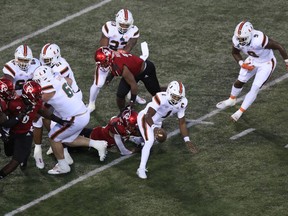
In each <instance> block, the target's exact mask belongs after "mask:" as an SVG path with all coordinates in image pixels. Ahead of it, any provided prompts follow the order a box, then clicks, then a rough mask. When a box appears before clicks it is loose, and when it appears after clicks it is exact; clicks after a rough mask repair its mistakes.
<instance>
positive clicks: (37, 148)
mask: <svg viewBox="0 0 288 216" xmlns="http://www.w3.org/2000/svg"><path fill="white" fill-rule="evenodd" d="M34 151H42V144H35V148H34Z"/></svg>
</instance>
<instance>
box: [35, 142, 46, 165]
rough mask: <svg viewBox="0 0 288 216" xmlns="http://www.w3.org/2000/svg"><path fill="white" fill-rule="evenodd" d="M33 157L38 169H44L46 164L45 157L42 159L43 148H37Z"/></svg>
mask: <svg viewBox="0 0 288 216" xmlns="http://www.w3.org/2000/svg"><path fill="white" fill-rule="evenodd" d="M33 157H34V159H35V162H36V167H37V168H39V169H43V168H44V166H45V164H44V161H43V157H42V148H41V147H35V149H34V155H33Z"/></svg>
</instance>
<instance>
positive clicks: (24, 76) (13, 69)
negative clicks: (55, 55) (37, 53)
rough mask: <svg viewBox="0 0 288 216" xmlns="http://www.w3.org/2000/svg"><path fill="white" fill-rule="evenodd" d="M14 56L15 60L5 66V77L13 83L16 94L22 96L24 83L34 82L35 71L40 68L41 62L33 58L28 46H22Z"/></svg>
mask: <svg viewBox="0 0 288 216" xmlns="http://www.w3.org/2000/svg"><path fill="white" fill-rule="evenodd" d="M14 55H15V58H14V59H12V60H10V61H9V62H7V63H6V64H5V65H4V67H3V73H4V77H6V78H8V79H10V80H12V81H13V84H14V86H15V90H16V93H17V94H18V95H21V93H22V87H23V85H24V83H25V82H26V81H27V80H32V78H33V73H34V70H35V69H36V68H37V67H39V66H40V62H39V60H38V59H36V58H33V54H32V50H31V49H30V47H29V46H27V45H20V46H19V47H18V48H17V49H16V50H15V54H14Z"/></svg>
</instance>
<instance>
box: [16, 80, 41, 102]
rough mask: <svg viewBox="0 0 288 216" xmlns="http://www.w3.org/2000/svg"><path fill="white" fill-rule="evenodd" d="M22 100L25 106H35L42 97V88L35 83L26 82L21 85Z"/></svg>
mask: <svg viewBox="0 0 288 216" xmlns="http://www.w3.org/2000/svg"><path fill="white" fill-rule="evenodd" d="M21 96H22V98H23V99H24V102H25V103H26V104H29V103H30V104H32V105H35V104H36V103H37V102H38V101H39V100H40V99H41V97H42V88H41V86H40V85H39V84H38V83H37V82H35V81H28V82H26V83H25V84H24V85H23V89H22V95H21Z"/></svg>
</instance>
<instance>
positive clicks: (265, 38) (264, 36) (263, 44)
mask: <svg viewBox="0 0 288 216" xmlns="http://www.w3.org/2000/svg"><path fill="white" fill-rule="evenodd" d="M266 40H267V36H266V35H265V34H264V33H263V41H262V47H263V48H264V46H265V43H266Z"/></svg>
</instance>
